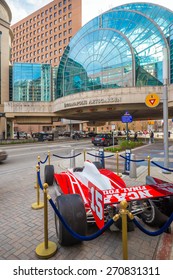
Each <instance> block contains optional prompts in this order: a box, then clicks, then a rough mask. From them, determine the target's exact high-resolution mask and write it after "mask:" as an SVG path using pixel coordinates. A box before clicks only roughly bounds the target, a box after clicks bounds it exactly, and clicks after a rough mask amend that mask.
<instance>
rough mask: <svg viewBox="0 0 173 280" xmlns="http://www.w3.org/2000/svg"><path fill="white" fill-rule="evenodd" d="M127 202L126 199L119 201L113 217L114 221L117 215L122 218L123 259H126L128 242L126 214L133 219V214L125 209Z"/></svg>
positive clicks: (117, 217)
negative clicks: (117, 211) (118, 206)
mask: <svg viewBox="0 0 173 280" xmlns="http://www.w3.org/2000/svg"><path fill="white" fill-rule="evenodd" d="M127 206H128V203H127V201H126V200H123V201H121V202H120V211H119V214H116V215H115V216H114V217H113V220H114V221H117V220H118V219H119V217H121V219H122V243H123V260H128V244H127V215H128V217H129V218H130V219H133V214H132V213H130V212H129V211H128V210H127Z"/></svg>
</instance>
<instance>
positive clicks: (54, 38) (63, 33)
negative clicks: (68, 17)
mask: <svg viewBox="0 0 173 280" xmlns="http://www.w3.org/2000/svg"><path fill="white" fill-rule="evenodd" d="M52 34H53V30H50V31H49V33H48V32H46V33H45V34H41V35H38V36H37V37H34V38H32V37H33V35H32V36H30V38H31V39H30V40H27V41H26V42H23V41H24V40H25V37H23V38H20V40H18V39H17V40H16V44H14V47H13V51H15V50H17V49H18V48H22V47H25V46H28V45H30V44H32V43H33V42H36V41H38V40H41V39H43V38H44V37H49V35H52ZM70 34H72V28H69V29H68V31H67V30H64V31H63V32H60V33H59V34H55V35H54V36H53V37H50V39H49V41H50V42H51V41H52V40H57V39H58V38H62V37H67V36H68V35H70ZM65 39H66V38H64V40H65ZM49 41H48V39H45V40H42V41H41V44H44V43H46V44H47V43H48V42H49ZM65 41H66V40H65ZM20 42H23V44H20Z"/></svg>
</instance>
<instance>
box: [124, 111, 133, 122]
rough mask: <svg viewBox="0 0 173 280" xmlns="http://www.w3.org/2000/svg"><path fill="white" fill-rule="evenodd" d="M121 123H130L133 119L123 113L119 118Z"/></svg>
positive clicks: (126, 113)
mask: <svg viewBox="0 0 173 280" xmlns="http://www.w3.org/2000/svg"><path fill="white" fill-rule="evenodd" d="M121 121H122V122H123V123H131V122H132V121H133V117H132V116H131V115H130V114H129V112H125V114H124V115H123V116H122V117H121Z"/></svg>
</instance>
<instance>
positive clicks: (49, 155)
mask: <svg viewBox="0 0 173 280" xmlns="http://www.w3.org/2000/svg"><path fill="white" fill-rule="evenodd" d="M48 165H50V151H48Z"/></svg>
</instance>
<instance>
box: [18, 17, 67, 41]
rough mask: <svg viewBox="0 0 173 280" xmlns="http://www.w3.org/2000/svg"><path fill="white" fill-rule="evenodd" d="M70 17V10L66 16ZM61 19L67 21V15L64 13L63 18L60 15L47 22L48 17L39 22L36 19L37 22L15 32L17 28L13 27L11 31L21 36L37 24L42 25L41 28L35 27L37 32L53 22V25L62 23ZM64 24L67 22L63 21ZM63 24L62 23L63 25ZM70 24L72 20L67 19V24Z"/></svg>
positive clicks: (50, 25)
mask: <svg viewBox="0 0 173 280" xmlns="http://www.w3.org/2000/svg"><path fill="white" fill-rule="evenodd" d="M71 17H72V13H71V12H70V13H69V14H68V18H71ZM63 20H64V21H67V15H64V17H63V18H62V17H60V18H59V19H58V20H57V19H56V20H54V21H51V22H50V23H49V24H46V22H48V18H45V19H43V20H42V21H41V22H40V21H38V22H37V24H36V23H34V24H33V25H30V27H27V28H26V29H25V28H24V29H23V30H21V31H19V32H17V28H14V29H13V33H14V34H15V37H19V36H22V35H23V34H25V33H28V32H30V31H31V30H32V29H35V28H37V26H40V25H43V26H42V27H41V28H38V29H37V30H39V32H40V31H41V30H44V29H48V28H49V27H52V26H53V24H54V25H58V24H62V21H63ZM44 24H45V26H44ZM64 24H65V25H66V26H67V22H65V23H64ZM64 24H63V26H64ZM71 25H72V20H69V21H68V26H71Z"/></svg>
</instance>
